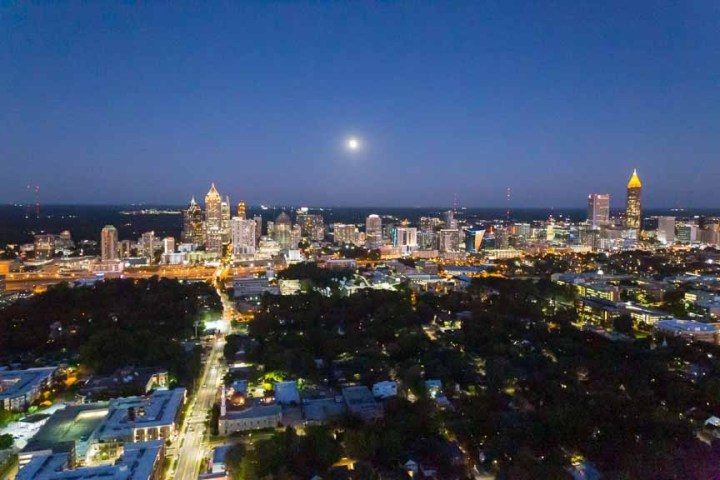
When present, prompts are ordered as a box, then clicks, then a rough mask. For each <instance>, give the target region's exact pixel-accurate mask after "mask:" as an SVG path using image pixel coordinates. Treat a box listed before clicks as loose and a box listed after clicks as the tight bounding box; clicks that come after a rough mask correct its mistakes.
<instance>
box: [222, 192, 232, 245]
mask: <svg viewBox="0 0 720 480" xmlns="http://www.w3.org/2000/svg"><path fill="white" fill-rule="evenodd" d="M220 232H221V233H222V242H223V244H228V243H230V197H225V200H224V201H222V202H220Z"/></svg>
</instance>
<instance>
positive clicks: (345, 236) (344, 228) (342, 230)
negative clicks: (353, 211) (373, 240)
mask: <svg viewBox="0 0 720 480" xmlns="http://www.w3.org/2000/svg"><path fill="white" fill-rule="evenodd" d="M358 234H359V232H358V228H357V227H356V226H355V225H346V224H343V223H336V224H334V225H333V241H334V242H335V243H337V244H338V245H350V244H353V245H354V244H356V243H357V241H358Z"/></svg>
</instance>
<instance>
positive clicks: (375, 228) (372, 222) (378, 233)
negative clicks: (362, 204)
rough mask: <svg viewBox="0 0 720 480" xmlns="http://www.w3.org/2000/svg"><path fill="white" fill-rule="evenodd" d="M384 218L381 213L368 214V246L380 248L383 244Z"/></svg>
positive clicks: (366, 238) (366, 240)
mask: <svg viewBox="0 0 720 480" xmlns="http://www.w3.org/2000/svg"><path fill="white" fill-rule="evenodd" d="M382 231H383V230H382V218H380V215H376V214H374V213H373V214H372V215H368V217H367V219H366V220H365V243H366V245H367V247H368V248H379V247H380V246H382V244H383V241H382Z"/></svg>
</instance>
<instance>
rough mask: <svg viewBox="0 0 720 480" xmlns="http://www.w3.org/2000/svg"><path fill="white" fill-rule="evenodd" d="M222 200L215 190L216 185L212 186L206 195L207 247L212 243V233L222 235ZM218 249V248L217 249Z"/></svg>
mask: <svg viewBox="0 0 720 480" xmlns="http://www.w3.org/2000/svg"><path fill="white" fill-rule="evenodd" d="M222 203H223V202H222V198H221V197H220V193H218V191H217V189H216V188H215V184H214V183H213V184H212V185H210V190H209V191H208V193H207V195H205V235H206V245H207V244H209V243H210V232H211V231H212V232H213V234H219V235H221V234H222V226H223V216H222V214H223V211H222ZM215 249H216V248H215Z"/></svg>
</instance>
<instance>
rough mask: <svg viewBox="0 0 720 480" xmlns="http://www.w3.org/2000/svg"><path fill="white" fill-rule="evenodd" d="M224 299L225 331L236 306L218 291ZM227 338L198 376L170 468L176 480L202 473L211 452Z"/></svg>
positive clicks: (217, 344)
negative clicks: (208, 427) (208, 421)
mask: <svg viewBox="0 0 720 480" xmlns="http://www.w3.org/2000/svg"><path fill="white" fill-rule="evenodd" d="M218 293H219V294H220V298H221V299H222V302H223V316H222V322H221V323H222V324H223V328H220V330H221V331H222V332H227V331H229V328H230V320H231V318H232V314H233V306H232V303H231V302H230V300H229V299H228V298H227V296H226V295H225V294H224V293H223V292H220V291H219V292H218ZM224 345H225V341H224V340H223V339H222V337H218V339H217V340H216V341H215V344H214V345H213V347H212V351H211V353H210V355H209V356H208V358H207V361H206V362H205V364H204V365H203V370H202V373H201V375H200V378H199V379H198V382H199V383H198V388H197V392H198V393H197V395H196V396H195V398H191V399H190V401H191V402H192V403H191V405H190V406H189V407H188V411H187V415H186V416H185V422H184V423H183V425H182V426H181V431H180V437H179V442H180V449H179V451H178V460H177V464H176V466H175V469H174V471H172V470H171V471H170V472H169V476H168V478H174V479H176V480H196V479H197V477H198V474H199V473H200V464H201V463H202V460H203V458H204V457H206V456H207V452H206V448H207V441H206V433H207V432H205V418H206V416H207V414H208V413H209V411H210V408H211V407H212V405H213V403H215V399H216V398H217V394H218V389H219V388H220V386H221V383H222V373H221V372H222V370H221V368H222V365H221V363H220V360H221V359H222V355H223V346H224Z"/></svg>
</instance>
